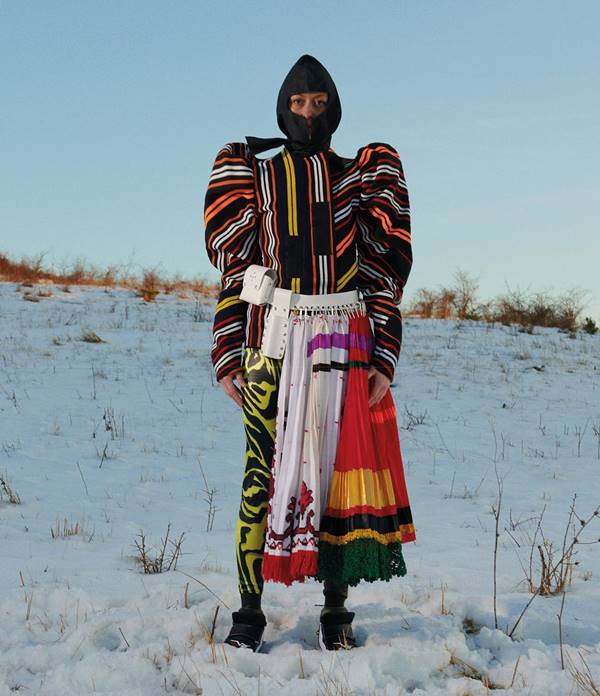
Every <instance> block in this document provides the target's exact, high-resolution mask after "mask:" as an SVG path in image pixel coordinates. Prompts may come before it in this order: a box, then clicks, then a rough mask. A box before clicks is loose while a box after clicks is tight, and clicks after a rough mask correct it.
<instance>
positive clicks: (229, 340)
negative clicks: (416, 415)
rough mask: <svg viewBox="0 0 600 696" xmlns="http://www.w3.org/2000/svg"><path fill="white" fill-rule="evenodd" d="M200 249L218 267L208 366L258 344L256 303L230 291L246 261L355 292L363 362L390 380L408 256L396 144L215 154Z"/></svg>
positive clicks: (306, 288)
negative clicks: (343, 152)
mask: <svg viewBox="0 0 600 696" xmlns="http://www.w3.org/2000/svg"><path fill="white" fill-rule="evenodd" d="M205 224H206V248H207V251H208V255H209V258H210V261H211V263H212V264H213V265H214V266H215V267H216V268H217V269H218V270H219V271H221V273H222V283H221V291H220V293H219V298H218V302H217V307H216V311H215V320H214V326H213V336H214V342H213V347H212V360H213V365H214V368H215V372H216V375H217V379H221V378H222V377H224V376H225V375H227V374H229V373H232V372H234V371H236V370H238V369H239V368H240V365H241V359H242V350H243V347H244V345H246V346H247V347H260V343H261V337H262V327H263V321H264V315H265V307H258V306H256V305H252V304H250V305H249V304H247V303H246V302H243V301H242V300H240V298H239V294H240V290H241V287H242V280H243V276H244V271H245V270H246V268H247V267H248V266H249V265H251V264H260V265H263V266H269V267H270V268H273V269H274V270H275V271H276V272H277V279H278V282H277V284H278V285H279V286H280V287H283V288H287V289H291V290H292V291H293V292H299V293H304V294H316V293H331V292H342V291H344V292H345V291H348V290H354V289H356V288H358V289H359V290H361V291H362V293H363V296H364V299H365V302H366V305H367V311H368V313H369V315H370V316H371V318H372V319H373V323H374V327H375V348H374V350H373V354H372V356H371V364H372V365H374V366H375V367H377V369H379V370H381V372H383V373H384V374H386V375H387V376H388V377H389V378H390V379H391V378H392V377H393V374H394V368H395V366H396V362H397V360H398V355H399V353H400V344H401V340H402V318H401V315H400V310H399V307H398V304H399V302H400V299H401V297H402V290H403V288H404V284H405V283H406V280H407V278H408V274H409V272H410V268H411V265H412V249H411V236H410V214H409V203H408V193H407V190H406V183H405V180H404V173H403V171H402V164H401V162H400V158H399V156H398V153H397V152H396V151H395V150H394V149H393V148H392V147H391V146H390V145H385V144H382V143H372V144H370V145H366V146H365V147H362V148H361V149H360V150H359V151H358V153H357V155H356V157H355V158H354V159H353V160H347V159H342V158H340V157H338V156H337V155H336V154H335V153H334V152H333V150H329V151H328V152H320V153H317V154H315V155H300V154H296V153H293V152H290V151H288V150H287V149H285V148H284V149H283V150H281V151H280V152H279V153H278V154H276V155H275V156H274V157H272V158H269V159H259V158H257V157H254V156H252V155H250V154H249V152H248V149H247V146H246V145H245V144H243V143H230V144H228V145H226V146H225V147H224V148H222V149H221V150H220V151H219V153H218V154H217V158H216V160H215V164H214V167H213V170H212V174H211V177H210V181H209V185H208V191H207V193H206V201H205Z"/></svg>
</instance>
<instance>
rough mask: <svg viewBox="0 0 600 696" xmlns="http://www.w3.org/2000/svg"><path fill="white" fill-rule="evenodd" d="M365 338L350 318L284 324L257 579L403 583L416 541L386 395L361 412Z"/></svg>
mask: <svg viewBox="0 0 600 696" xmlns="http://www.w3.org/2000/svg"><path fill="white" fill-rule="evenodd" d="M372 347H373V334H372V330H371V325H370V322H369V319H368V316H367V314H366V312H365V311H364V305H362V306H361V308H360V309H358V310H356V311H351V312H348V311H343V310H330V311H327V312H318V313H317V312H313V313H310V312H306V313H299V314H292V316H291V318H290V324H289V329H288V341H287V347H286V352H285V354H284V357H283V364H282V369H281V378H280V384H279V392H278V401H277V416H276V426H275V446H274V455H273V462H272V471H271V482H270V492H269V503H268V509H267V528H266V537H265V549H264V556H263V565H262V574H263V578H264V579H265V580H267V581H269V580H270V581H275V582H283V583H285V584H287V585H289V584H291V583H292V582H294V581H299V582H302V581H303V580H305V579H306V578H308V577H316V578H318V579H320V580H326V579H327V580H331V581H332V582H334V583H338V584H348V585H356V584H357V583H358V582H360V581H361V580H365V581H374V580H389V579H390V578H391V577H393V576H395V575H404V574H406V565H405V562H404V558H403V555H402V543H403V542H407V541H414V540H415V529H414V525H413V522H412V514H411V510H410V504H409V500H408V494H407V490H406V483H405V479H404V470H403V464H402V457H401V454H400V444H399V439H398V428H397V423H396V409H395V406H394V402H393V398H392V395H391V392H390V391H389V390H388V392H387V393H386V396H385V397H384V398H383V399H382V400H381V401H380V402H379V404H377V405H376V406H374V407H373V408H371V409H369V406H368V377H367V372H368V367H369V359H370V354H371V351H372Z"/></svg>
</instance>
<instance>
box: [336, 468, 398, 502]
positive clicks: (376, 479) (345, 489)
mask: <svg viewBox="0 0 600 696" xmlns="http://www.w3.org/2000/svg"><path fill="white" fill-rule="evenodd" d="M395 504H396V500H395V496H394V485H393V483H392V477H391V475H390V471H389V469H383V470H382V471H372V470H371V469H352V470H350V471H334V472H333V476H332V477H331V484H330V488H329V495H328V496H327V507H328V508H332V509H334V510H347V509H348V508H352V507H356V506H359V505H369V506H371V507H373V508H375V509H376V510H380V509H381V508H385V507H390V506H391V505H395Z"/></svg>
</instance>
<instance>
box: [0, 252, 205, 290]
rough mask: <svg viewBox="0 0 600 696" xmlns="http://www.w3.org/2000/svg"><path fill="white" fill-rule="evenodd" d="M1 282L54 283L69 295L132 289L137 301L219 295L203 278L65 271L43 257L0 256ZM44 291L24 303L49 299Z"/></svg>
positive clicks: (79, 268)
mask: <svg viewBox="0 0 600 696" xmlns="http://www.w3.org/2000/svg"><path fill="white" fill-rule="evenodd" d="M0 280H4V281H10V282H14V283H20V284H21V285H23V286H24V287H30V288H33V286H34V284H39V285H43V284H47V283H55V284H57V285H61V286H62V288H61V289H62V291H63V292H70V286H71V285H91V286H98V287H115V286H120V287H125V288H131V289H132V290H134V291H135V292H136V294H137V295H138V297H141V298H143V299H144V300H145V301H152V300H154V299H155V298H156V296H157V295H158V294H159V293H160V292H163V293H166V294H170V293H176V294H178V295H181V296H184V295H185V293H186V292H194V293H199V294H202V295H209V296H213V295H216V293H217V292H218V285H217V284H215V283H209V282H207V281H206V280H204V279H202V278H197V279H186V278H182V277H181V276H179V275H175V276H174V277H169V276H167V275H166V274H164V273H163V274H161V273H160V272H159V271H158V270H156V269H151V270H147V269H141V272H140V273H134V272H132V271H131V269H130V268H129V267H125V266H116V265H115V266H109V267H108V268H106V269H100V268H97V267H96V266H93V265H92V264H89V263H86V262H85V261H83V260H81V259H78V260H76V261H74V262H73V263H71V265H70V266H67V267H65V268H62V269H55V268H52V267H49V266H47V265H46V264H44V254H38V255H37V256H34V257H29V258H28V257H23V258H21V259H20V260H19V261H16V260H13V259H11V258H9V256H8V255H7V254H3V253H0ZM47 296H48V295H47V294H44V291H39V290H38V292H37V293H36V292H33V290H32V291H28V292H26V294H25V295H24V296H23V299H25V300H28V301H30V302H39V301H40V298H41V297H47Z"/></svg>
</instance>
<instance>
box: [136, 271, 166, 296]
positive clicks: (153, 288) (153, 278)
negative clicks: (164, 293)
mask: <svg viewBox="0 0 600 696" xmlns="http://www.w3.org/2000/svg"><path fill="white" fill-rule="evenodd" d="M136 290H137V292H136V295H137V296H138V297H141V298H142V299H143V300H144V302H154V300H155V299H156V296H157V295H158V293H159V292H160V278H159V276H158V273H157V272H156V271H154V270H147V271H144V275H143V276H142V282H141V284H140V285H139V286H138V287H137V288H136Z"/></svg>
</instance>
